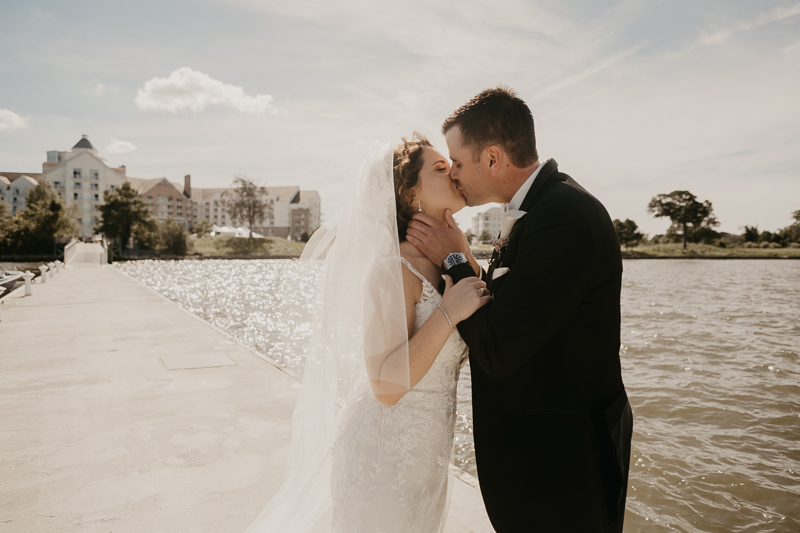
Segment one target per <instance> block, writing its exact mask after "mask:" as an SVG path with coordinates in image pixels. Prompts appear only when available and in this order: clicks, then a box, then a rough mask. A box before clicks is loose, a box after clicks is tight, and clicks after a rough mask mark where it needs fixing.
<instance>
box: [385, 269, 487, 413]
mask: <svg viewBox="0 0 800 533" xmlns="http://www.w3.org/2000/svg"><path fill="white" fill-rule="evenodd" d="M485 286H486V285H485V283H484V282H482V281H481V280H479V279H478V278H468V279H465V280H463V281H462V282H460V283H458V285H456V286H453V285H452V281H451V280H450V278H449V277H448V278H447V284H446V288H445V294H444V297H443V298H442V304H441V305H442V307H444V309H445V310H446V311H447V313H448V315H449V317H450V322H452V324H453V327H455V326H456V324H457V323H458V322H460V321H461V320H463V319H465V318H467V317H468V316H470V315H471V314H472V313H473V312H475V310H477V309H478V308H479V307H481V306H483V305H485V304H486V303H488V302H489V300H490V297H489V296H481V292H480V290H479V289H480V288H481V287H485ZM403 289H404V292H405V304H406V324H407V327H408V335H409V340H408V372H409V387H410V388H414V387H415V386H416V385H417V383H419V382H420V381H421V380H422V378H423V377H425V374H427V373H428V370H430V368H431V366H432V365H433V362H434V361H435V360H436V357H437V356H438V355H439V352H440V351H441V350H442V347H444V345H445V343H446V342H447V339H448V338H449V337H450V334H451V333H452V331H451V329H450V323H448V321H447V317H445V314H444V312H442V310H441V309H439V308H437V309H436V310H434V312H433V313H432V314H431V316H430V317H428V319H427V320H426V321H425V323H424V324H423V325H422V327H421V328H420V329H419V330H418V331H417V332H416V333H415V334H413V335H412V332H413V330H414V321H415V319H416V312H415V304H416V302H417V301H418V300H419V296H420V294H421V293H422V282H421V281H420V279H419V278H417V277H416V276H414V275H413V274H412V273H411V272H410V271H409V270H408V269H407V268H406V267H405V265H403ZM402 352H404V351H403V350H401V351H400V353H397V354H395V355H392V356H390V357H389V358H387V360H386V362H385V363H384V365H383V366H384V368H385V369H387V371H390V370H389V369H391V368H392V367H393V366H394V365H395V364H398V361H393V360H392V359H394V358H398V357H405V354H404V353H402ZM378 389H379V387H375V386H373V391H375V397H376V398H377V399H378V401H379V402H381V403H383V404H385V405H389V406H391V405H394V404H396V403H397V402H398V401H400V398H402V397H403V396H405V395H406V393H407V392H408V391H407V390H405V391H402V392H396V393H390V394H378V393H377V390H378Z"/></svg>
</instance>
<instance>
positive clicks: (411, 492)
mask: <svg viewBox="0 0 800 533" xmlns="http://www.w3.org/2000/svg"><path fill="white" fill-rule="evenodd" d="M401 261H402V262H403V264H404V265H405V266H406V267H407V268H408V269H409V270H410V271H411V272H412V273H414V274H415V275H416V276H417V277H419V278H420V279H421V280H422V295H421V296H420V299H419V301H418V302H417V303H416V305H415V311H416V319H415V322H414V333H416V332H417V331H418V330H419V328H420V327H422V325H423V324H424V323H425V321H426V320H427V319H428V317H429V316H430V315H431V314H432V313H433V312H434V311H435V310H436V306H437V305H438V304H439V303H440V302H441V300H442V297H441V295H440V294H439V293H438V292H437V291H436V289H435V288H434V286H433V285H432V284H431V283H430V282H429V281H428V280H427V279H425V277H423V276H422V275H421V274H420V273H419V272H417V270H415V269H414V267H412V266H411V265H410V264H409V263H408V262H407V261H406V260H405V259H401ZM466 356H467V346H466V344H464V341H463V340H462V339H461V336H460V335H459V334H458V330H456V331H454V332H453V333H452V334H451V335H450V338H449V339H448V340H447V342H446V343H445V345H444V347H442V350H441V351H440V352H439V355H438V356H437V358H436V360H435V361H434V363H433V365H432V366H431V368H430V370H428V373H427V374H425V376H424V377H423V378H422V380H421V381H420V382H419V383H418V384H417V386H416V387H414V388H413V389H411V390H410V391H409V392H408V393H406V395H405V396H403V398H401V399H400V401H399V402H397V404H395V405H394V406H391V407H388V406H386V405H384V404H382V403H380V402H379V401H378V400H377V399H376V398H375V396H374V394H373V392H372V389H371V387H370V385H369V383H368V382H367V381H362V382H361V383H360V385H358V386H357V392H356V395H355V396H354V399H353V401H351V402H350V403H348V405H347V406H346V407H345V410H344V412H343V413H342V422H341V426H340V428H339V432H338V434H337V436H336V440H335V443H334V445H333V450H332V465H331V466H332V469H331V495H332V500H333V531H335V532H337V533H360V532H369V533H378V532H387V533H388V532H392V533H395V532H398V533H399V532H403V533H406V532H413V533H436V532H440V531H442V530H443V529H444V522H445V517H446V514H447V507H448V501H449V500H448V468H449V464H450V456H451V453H452V450H453V432H454V427H455V418H456V387H457V385H458V375H459V371H460V369H461V365H462V363H463V362H464V359H465V358H466Z"/></svg>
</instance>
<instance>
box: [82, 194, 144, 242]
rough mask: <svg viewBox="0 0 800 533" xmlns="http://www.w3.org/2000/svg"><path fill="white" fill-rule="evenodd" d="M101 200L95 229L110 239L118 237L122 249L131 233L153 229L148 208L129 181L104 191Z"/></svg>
mask: <svg viewBox="0 0 800 533" xmlns="http://www.w3.org/2000/svg"><path fill="white" fill-rule="evenodd" d="M103 200H104V201H105V204H104V205H101V206H100V213H101V217H100V225H99V226H98V227H97V228H96V229H95V231H98V232H100V233H102V234H103V235H105V236H106V237H108V238H110V239H120V241H122V248H123V249H124V248H125V247H127V246H128V241H129V240H130V237H131V236H132V235H134V234H136V233H138V234H140V235H141V234H148V233H149V232H151V231H152V230H153V225H152V222H151V216H150V208H149V207H148V206H147V202H145V201H144V199H142V198H141V197H139V193H138V192H136V191H135V190H134V189H133V187H131V183H130V182H129V181H126V182H125V183H123V184H122V186H120V187H118V188H117V189H116V190H115V191H104V192H103Z"/></svg>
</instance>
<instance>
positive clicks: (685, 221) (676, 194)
mask: <svg viewBox="0 0 800 533" xmlns="http://www.w3.org/2000/svg"><path fill="white" fill-rule="evenodd" d="M647 211H648V212H649V213H650V214H651V215H653V216H654V217H656V218H659V217H668V218H669V219H670V220H671V221H672V225H671V226H670V229H669V231H668V232H667V234H668V235H669V234H674V235H682V236H683V248H684V250H685V249H686V242H687V241H688V240H691V239H692V233H693V232H695V231H696V230H698V229H700V228H703V227H705V228H708V229H711V228H713V227H714V226H718V225H719V222H718V221H717V218H716V217H715V216H714V210H713V208H712V206H711V202H710V201H708V200H706V201H705V202H699V201H697V197H696V196H695V195H693V194H692V193H690V192H689V191H673V192H671V193H669V194H659V195H658V196H655V197H653V199H652V200H650V203H649V204H648V205H647ZM699 235H702V233H701V234H699Z"/></svg>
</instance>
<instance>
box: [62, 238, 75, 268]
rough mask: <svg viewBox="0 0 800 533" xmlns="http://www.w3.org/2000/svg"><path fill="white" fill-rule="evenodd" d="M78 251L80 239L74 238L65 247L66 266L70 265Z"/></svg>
mask: <svg viewBox="0 0 800 533" xmlns="http://www.w3.org/2000/svg"><path fill="white" fill-rule="evenodd" d="M76 253H78V240H77V239H72V240H71V241H70V242H69V244H68V245H66V246H65V247H64V266H69V263H70V261H72V260H73V259H74V258H75V254H76Z"/></svg>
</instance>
